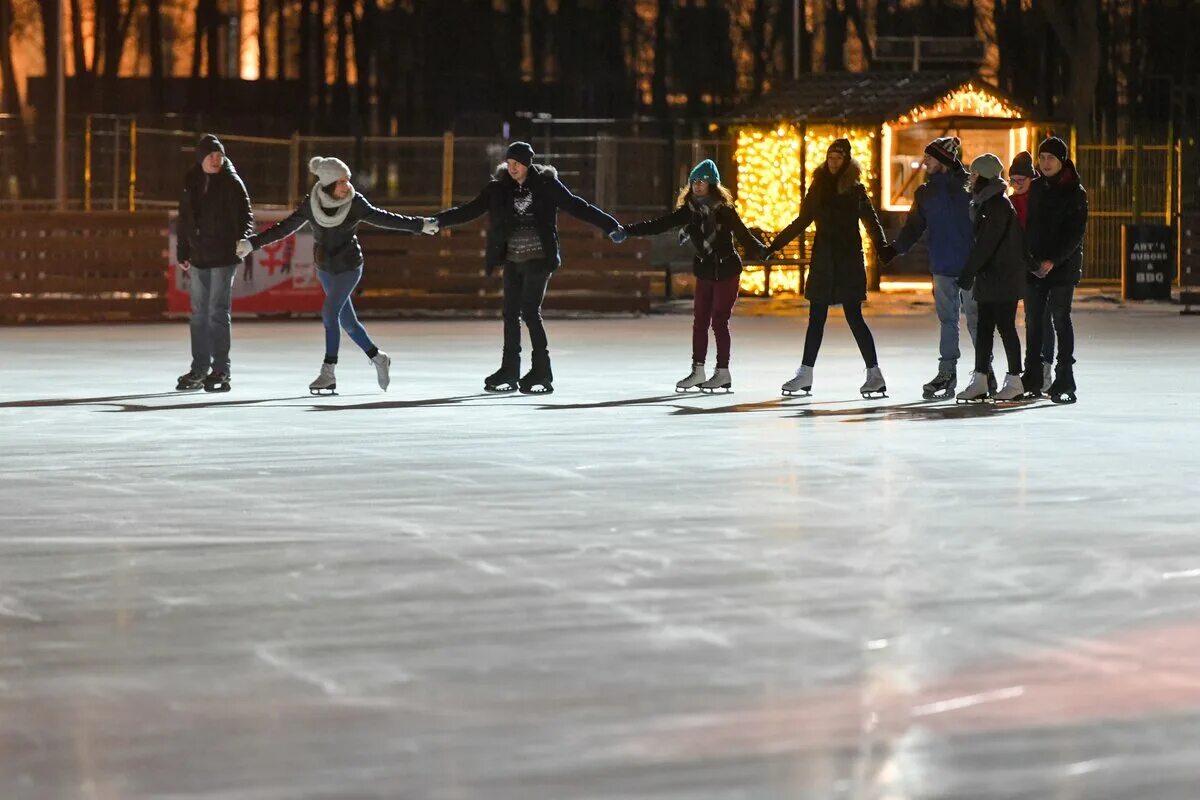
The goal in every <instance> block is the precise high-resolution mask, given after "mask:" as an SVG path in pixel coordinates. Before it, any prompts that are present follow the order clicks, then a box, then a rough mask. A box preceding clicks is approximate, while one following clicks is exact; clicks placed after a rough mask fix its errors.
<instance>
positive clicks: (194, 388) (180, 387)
mask: <svg viewBox="0 0 1200 800" xmlns="http://www.w3.org/2000/svg"><path fill="white" fill-rule="evenodd" d="M203 388H204V384H202V383H201V384H199V385H197V386H183V385H178V386H176V387H175V391H177V392H198V391H200V390H201V389H203Z"/></svg>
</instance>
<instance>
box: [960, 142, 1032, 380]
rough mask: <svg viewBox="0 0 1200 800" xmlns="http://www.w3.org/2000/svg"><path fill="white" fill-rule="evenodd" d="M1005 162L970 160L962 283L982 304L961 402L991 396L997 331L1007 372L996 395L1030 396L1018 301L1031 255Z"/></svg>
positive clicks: (988, 158) (981, 158)
mask: <svg viewBox="0 0 1200 800" xmlns="http://www.w3.org/2000/svg"><path fill="white" fill-rule="evenodd" d="M1003 169H1004V165H1003V164H1002V163H1001V162H1000V159H999V158H997V157H996V156H995V155H993V154H992V153H984V154H983V155H981V156H979V157H978V158H976V159H975V160H974V161H972V162H971V175H970V185H971V205H970V208H969V213H970V216H971V221H972V223H973V224H974V226H975V233H974V240H973V242H972V244H971V252H970V255H968V256H967V264H966V267H965V268H964V269H963V273H962V275H961V276H960V277H959V279H958V285H959V286H961V287H962V288H963V289H970V290H971V292H972V294H973V296H974V297H975V303H976V304H977V305H978V306H979V323H978V324H979V328H978V333H977V334H976V337H975V372H974V373H973V374H972V375H971V382H970V384H969V385H968V386H967V388H966V389H964V390H963V391H961V392H959V394H958V399H959V400H962V401H975V400H983V399H984V398H986V397H987V396H988V373H989V372H990V370H991V365H992V348H993V346H994V339H995V333H996V331H997V330H998V331H999V332H1000V340H1001V341H1002V342H1003V343H1004V353H1005V355H1006V356H1007V357H1008V375H1007V376H1006V377H1005V379H1004V385H1003V386H1001V387H1000V388H999V389H998V390H997V391H996V392H995V393H994V394H993V397H994V398H995V399H997V400H1017V399H1019V398H1020V397H1022V396H1023V395H1024V394H1025V388H1024V386H1023V385H1022V383H1021V339H1020V337H1019V336H1018V335H1017V303H1019V302H1020V300H1021V296H1022V295H1023V294H1024V293H1025V272H1026V269H1027V267H1028V263H1029V258H1028V254H1027V253H1026V251H1025V235H1024V232H1023V231H1022V229H1021V221H1020V220H1019V219H1017V211H1016V209H1015V208H1013V204H1012V202H1011V201H1010V200H1009V199H1008V195H1007V192H1008V182H1007V181H1005V180H1004V178H1002V177H1001V172H1002V171H1003Z"/></svg>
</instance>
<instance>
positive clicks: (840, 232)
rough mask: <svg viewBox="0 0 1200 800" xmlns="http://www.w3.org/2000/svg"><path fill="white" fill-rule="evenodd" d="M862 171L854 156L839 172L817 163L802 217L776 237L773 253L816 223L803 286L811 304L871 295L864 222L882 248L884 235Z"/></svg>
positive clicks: (840, 301)
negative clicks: (862, 232) (861, 226)
mask: <svg viewBox="0 0 1200 800" xmlns="http://www.w3.org/2000/svg"><path fill="white" fill-rule="evenodd" d="M861 176H862V168H861V167H860V166H859V164H858V162H857V161H855V160H854V159H850V161H849V162H848V163H847V165H846V166H845V167H844V168H843V169H842V171H841V173H840V174H838V175H833V174H831V173H830V172H829V170H828V169H827V168H826V167H824V166H821V167H820V168H818V169H817V172H816V174H815V175H814V176H813V181H812V184H811V185H810V186H809V188H808V193H807V194H806V195H805V196H804V202H802V203H801V204H800V216H798V217H796V219H795V220H794V221H793V222H792V223H791V224H790V225H788V226H787V227H786V228H784V229H783V230H782V231H780V232H779V235H778V236H776V237H775V239H774V240H773V241H772V242H771V247H770V248H769V252H776V251H778V250H782V249H783V247H784V246H785V245H787V243H788V242H790V241H791V240H792V239H795V238H796V237H797V236H799V235H800V234H802V233H803V232H804V230H805V229H806V228H807V227H808V226H809V225H811V224H812V223H813V222H816V224H817V233H816V237H815V239H814V241H813V251H812V262H811V263H810V264H809V268H808V281H807V283H806V284H805V286H804V296H805V297H806V298H808V301H809V302H810V303H820V304H823V305H838V304H840V303H861V302H863V301H864V300H866V299H867V268H866V263H865V261H864V260H863V250H862V237H861V236H860V235H859V233H858V223H859V221H860V220H861V221H862V223H863V224H864V225H866V227H867V235H868V236H870V237H871V241H872V242H873V243H874V245H875V249H876V251H877V252H878V251H879V250H880V249H882V248H883V246H884V244H885V240H884V237H883V228H882V227H881V226H880V224H879V217H878V216H877V215H876V213H875V208H874V206H872V205H871V198H869V197H867V190H866V188H865V187H864V186H863V185H862V182H861V180H860V178H861Z"/></svg>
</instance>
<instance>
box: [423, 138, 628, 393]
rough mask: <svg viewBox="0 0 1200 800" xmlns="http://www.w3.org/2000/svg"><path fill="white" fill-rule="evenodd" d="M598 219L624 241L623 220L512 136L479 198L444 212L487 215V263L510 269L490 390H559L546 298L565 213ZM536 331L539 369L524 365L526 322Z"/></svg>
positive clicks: (451, 221)
mask: <svg viewBox="0 0 1200 800" xmlns="http://www.w3.org/2000/svg"><path fill="white" fill-rule="evenodd" d="M559 209H561V210H563V211H566V212H567V213H568V214H570V215H571V216H573V217H576V218H578V219H581V220H583V221H584V222H588V223H591V224H592V225H595V226H596V227H597V228H600V229H601V230H603V231H604V232H606V233H607V234H608V235H609V237H610V238H612V239H613V241H621V240H622V239H624V234H623V233H622V232H621V226H620V225H619V224H618V223H617V221H616V220H615V219H613V218H612V217H611V216H609V215H608V214H605V213H604V212H603V211H601V210H600V209H598V208H596V207H595V206H593V205H592V204H591V203H588V202H587V201H586V200H584V199H582V198H580V197H576V196H575V195H574V194H572V193H571V190H570V189H568V188H567V187H566V186H564V185H563V182H562V181H561V180H559V178H558V171H557V170H555V169H554V167H551V166H543V165H541V164H534V163H533V148H532V147H531V146H530V145H528V144H527V143H525V142H513V143H512V144H511V145H510V146H509V148H508V152H507V154H506V156H505V163H504V164H502V165H501V166H500V167H499V168H498V169H497V170H496V176H495V178H493V179H492V180H491V181H490V182H489V183H488V184H487V185H486V186H484V187H483V191H481V192H480V193H479V196H477V197H476V198H475V199H474V200H472V201H471V202H469V203H466V204H465V205H461V206H457V207H455V208H451V209H447V210H446V211H443V212H441V213H440V214H438V215H437V222H438V225H439V226H440V227H442V228H448V227H452V226H454V225H461V224H463V223H464V222H470V221H471V220H473V219H477V218H479V217H482V216H483V215H484V214H487V215H488V233H487V255H486V261H485V268H486V270H487V272H488V274H489V275H490V274H491V272H492V270H494V269H495V268H496V267H498V266H503V267H504V357H503V360H502V362H501V364H500V369H499V370H497V371H496V372H495V373H493V374H492V375H489V376H488V377H487V378H486V379H484V382H483V388H484V389H485V390H486V391H489V392H511V391H513V390H515V389H517V388H519V389H520V390H521V391H522V392H523V393H526V394H529V393H533V394H541V393H549V392H551V391H553V390H554V389H553V386H552V383H551V382H552V381H553V379H554V376H553V373H552V372H551V370H550V353H549V350H548V345H547V339H546V329H545V327H544V326H543V324H542V300H543V299H544V298H545V296H546V287H547V286H548V285H549V283H550V276H551V275H552V274H553V273H554V271H555V270H556V269H558V267H559V265H560V264H561V263H562V255H561V253H560V251H559V245H558V212H559ZM522 319H524V320H525V327H526V328H528V329H529V340H530V345H531V346H532V349H533V367H532V368H531V369H530V370H529V372H528V373H526V374H525V375H524V377H522V378H521V380H520V381H518V380H517V375H518V374H520V371H521V320H522Z"/></svg>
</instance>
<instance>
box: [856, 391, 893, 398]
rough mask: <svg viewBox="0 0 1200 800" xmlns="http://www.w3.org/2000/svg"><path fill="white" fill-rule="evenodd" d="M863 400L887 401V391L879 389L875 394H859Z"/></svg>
mask: <svg viewBox="0 0 1200 800" xmlns="http://www.w3.org/2000/svg"><path fill="white" fill-rule="evenodd" d="M859 394H861V395H862V399H863V400H885V399H887V396H888V395H887V389H880V390H879V391H877V392H860V393H859Z"/></svg>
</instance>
